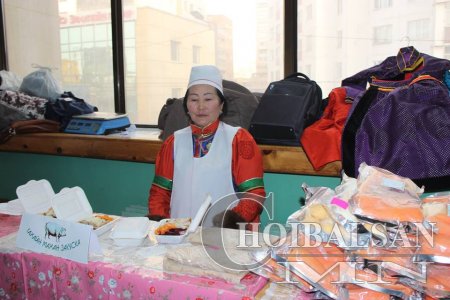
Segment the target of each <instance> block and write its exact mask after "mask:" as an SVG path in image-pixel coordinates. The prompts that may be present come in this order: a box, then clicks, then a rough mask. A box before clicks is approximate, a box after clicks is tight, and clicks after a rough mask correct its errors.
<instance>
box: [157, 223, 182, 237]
mask: <svg viewBox="0 0 450 300" xmlns="http://www.w3.org/2000/svg"><path fill="white" fill-rule="evenodd" d="M175 228H177V225H176V224H174V223H165V224H163V225H161V226H159V227H158V228H156V229H155V234H160V235H161V234H166V232H168V231H169V230H171V229H175Z"/></svg>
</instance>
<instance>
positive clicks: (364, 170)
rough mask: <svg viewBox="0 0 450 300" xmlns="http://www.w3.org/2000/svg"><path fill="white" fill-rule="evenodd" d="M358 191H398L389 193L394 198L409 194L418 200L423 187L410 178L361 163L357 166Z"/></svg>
mask: <svg viewBox="0 0 450 300" xmlns="http://www.w3.org/2000/svg"><path fill="white" fill-rule="evenodd" d="M357 180H358V192H360V193H364V194H380V195H382V194H384V193H385V192H391V191H395V192H399V193H398V194H390V195H391V196H393V197H394V198H398V199H402V198H405V197H407V196H406V195H409V196H410V197H412V198H413V199H416V200H419V196H420V195H422V194H423V192H424V188H423V187H421V188H420V187H418V186H417V185H416V184H415V183H414V182H413V181H412V180H411V179H409V178H406V177H402V176H398V175H396V174H394V173H392V172H390V171H388V170H386V169H382V168H378V167H374V166H368V165H367V164H365V163H362V164H361V165H360V166H359V176H358V178H357Z"/></svg>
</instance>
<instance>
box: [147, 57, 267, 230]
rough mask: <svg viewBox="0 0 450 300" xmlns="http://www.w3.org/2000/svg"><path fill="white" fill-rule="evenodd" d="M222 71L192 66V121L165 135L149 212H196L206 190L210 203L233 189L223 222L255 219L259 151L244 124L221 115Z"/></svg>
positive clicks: (188, 99)
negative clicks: (236, 124)
mask: <svg viewBox="0 0 450 300" xmlns="http://www.w3.org/2000/svg"><path fill="white" fill-rule="evenodd" d="M226 104H227V103H226V100H225V97H224V95H223V87H222V77H221V75H220V72H219V70H218V69H217V68H216V67H215V66H210V65H205V66H196V67H193V68H192V69H191V74H190V78H189V84H188V88H187V92H186V95H185V97H184V100H183V106H184V109H185V111H186V113H187V114H188V116H189V118H190V121H191V124H190V126H188V127H186V128H184V129H181V130H178V131H176V132H175V133H174V134H173V135H171V136H170V137H169V138H167V139H166V141H165V142H164V143H163V145H162V147H161V150H160V152H159V154H158V157H157V159H156V169H155V177H154V180H153V184H152V186H151V188H150V196H149V201H148V202H149V203H148V205H149V218H150V219H153V220H158V219H161V218H168V217H171V218H179V217H191V218H192V217H194V216H195V214H196V212H197V210H198V209H199V207H200V205H201V203H202V202H203V200H204V199H205V195H206V194H211V195H212V199H213V200H212V202H213V204H214V203H215V202H216V201H218V200H219V199H221V198H224V197H225V196H228V195H230V194H235V193H236V192H248V193H252V194H255V195H257V197H256V198H258V199H259V203H258V201H254V200H253V199H249V198H243V199H240V200H238V203H237V205H236V206H234V207H233V208H232V209H229V210H227V211H226V213H223V214H221V215H220V216H221V217H223V224H221V225H222V226H223V227H228V228H239V226H238V224H237V223H242V222H245V223H257V222H259V215H260V213H261V210H262V205H261V202H262V201H261V199H264V197H265V190H264V183H263V166H262V156H261V152H260V151H259V148H258V146H257V145H256V143H255V141H254V140H253V138H252V136H251V135H250V134H249V133H248V131H247V130H245V129H243V128H239V127H232V126H229V125H227V124H225V123H223V122H221V121H220V120H219V118H220V116H221V115H222V113H223V112H226Z"/></svg>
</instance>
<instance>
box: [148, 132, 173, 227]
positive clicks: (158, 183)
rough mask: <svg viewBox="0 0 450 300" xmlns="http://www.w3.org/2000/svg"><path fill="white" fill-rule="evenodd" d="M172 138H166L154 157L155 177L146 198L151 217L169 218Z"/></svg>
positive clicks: (171, 181)
mask: <svg viewBox="0 0 450 300" xmlns="http://www.w3.org/2000/svg"><path fill="white" fill-rule="evenodd" d="M173 147H174V136H173V135H171V136H170V137H168V138H167V139H166V140H165V141H164V143H163V144H162V146H161V149H160V150H159V153H158V155H157V157H156V164H155V177H154V178H153V183H152V186H151V188H150V194H149V197H148V213H149V215H153V216H161V217H164V218H168V217H169V216H170V198H171V196H172V183H173Z"/></svg>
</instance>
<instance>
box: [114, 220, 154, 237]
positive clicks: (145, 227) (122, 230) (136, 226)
mask: <svg viewBox="0 0 450 300" xmlns="http://www.w3.org/2000/svg"><path fill="white" fill-rule="evenodd" d="M149 231H150V220H149V219H148V218H147V217H128V218H121V219H120V220H118V221H117V222H116V224H115V225H114V227H113V229H111V233H110V235H109V236H110V237H111V238H112V239H142V238H145V237H146V236H147V234H148V233H149Z"/></svg>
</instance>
